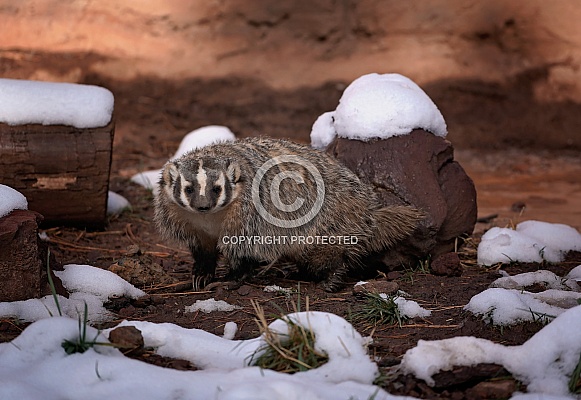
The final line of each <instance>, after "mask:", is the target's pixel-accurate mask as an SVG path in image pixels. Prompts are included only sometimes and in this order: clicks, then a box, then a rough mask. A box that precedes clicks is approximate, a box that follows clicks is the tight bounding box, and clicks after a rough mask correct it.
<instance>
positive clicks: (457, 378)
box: [432, 364, 508, 389]
mask: <svg viewBox="0 0 581 400" xmlns="http://www.w3.org/2000/svg"><path fill="white" fill-rule="evenodd" d="M501 375H508V372H507V371H506V370H505V369H504V368H503V367H502V365H497V364H476V365H473V366H456V367H454V368H453V369H452V370H451V371H441V372H438V373H436V374H434V375H433V376H432V378H433V379H434V385H433V387H434V388H436V389H443V388H449V387H454V386H457V385H464V384H466V385H468V384H474V383H477V382H482V381H484V380H486V379H490V378H493V377H496V376H501Z"/></svg>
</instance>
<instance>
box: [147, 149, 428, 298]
mask: <svg viewBox="0 0 581 400" xmlns="http://www.w3.org/2000/svg"><path fill="white" fill-rule="evenodd" d="M281 156H285V157H286V158H285V157H281ZM289 156H291V157H289ZM271 160H274V161H278V162H273V161H271ZM265 163H266V164H265ZM257 173H258V177H257ZM261 174H264V175H262V176H261ZM317 174H319V175H317ZM317 176H318V178H317ZM255 177H256V178H257V179H255ZM258 178H261V179H258ZM321 182H322V184H321ZM253 187H254V191H253ZM257 202H259V203H260V204H261V205H262V207H263V211H262V214H261V212H260V210H259V208H257V207H256V206H255V204H256V203H257ZM313 208H314V211H317V210H318V212H314V213H312V214H310V216H309V214H308V211H309V210H312V209H313ZM264 212H266V213H268V214H267V217H266V218H265V217H264ZM270 217H272V218H270ZM421 218H422V214H421V212H419V211H417V210H415V209H413V208H410V207H406V206H391V207H384V208H380V207H379V206H378V200H377V197H376V195H375V193H374V192H373V190H372V188H371V187H370V186H369V185H366V184H364V183H362V182H361V181H360V180H359V178H358V177H357V176H356V175H355V174H354V173H353V172H351V171H350V170H349V169H348V168H346V167H344V166H343V165H341V164H340V163H339V162H338V161H337V160H336V159H334V158H333V157H331V156H329V155H327V154H326V153H324V152H321V151H318V150H314V149H312V148H310V147H308V146H305V145H300V144H297V143H293V142H289V141H285V140H275V139H267V138H248V139H241V140H238V141H236V142H228V143H219V144H214V145H211V146H208V147H204V148H201V149H198V150H194V151H192V152H190V153H187V154H185V155H183V156H182V157H180V158H178V159H176V160H173V161H170V162H168V163H167V164H166V165H165V167H164V168H163V173H162V177H161V179H160V181H159V193H158V196H157V197H156V200H155V222H156V225H157V227H158V229H159V230H160V232H161V233H162V235H163V236H164V237H165V238H168V239H175V240H177V241H179V242H182V243H185V244H187V245H188V247H189V248H190V250H191V252H192V256H193V258H194V266H193V272H192V281H193V286H194V289H200V288H202V287H204V286H205V285H206V284H208V283H209V282H210V280H211V279H212V278H213V277H214V273H215V268H216V261H217V258H218V254H219V252H220V253H222V254H223V255H224V256H225V257H226V258H227V260H228V261H229V264H230V274H231V276H232V277H234V278H238V279H240V278H243V277H245V276H246V275H247V274H249V273H251V272H252V270H253V269H254V268H255V267H256V266H257V265H258V264H259V263H260V262H262V261H270V262H272V261H276V260H277V259H280V258H285V259H292V260H294V261H295V262H296V263H297V265H298V266H299V268H301V269H306V271H308V272H309V273H310V274H311V275H314V276H316V277H318V278H319V279H322V280H323V285H324V288H325V289H326V290H329V291H334V290H337V289H338V288H339V287H340V285H341V283H342V281H343V278H344V276H345V274H346V273H347V271H348V269H349V268H350V267H353V266H356V265H358V264H359V263H360V260H361V258H362V257H364V256H366V255H368V254H370V253H374V252H379V251H381V250H383V249H386V248H388V247H391V246H393V245H395V244H396V243H397V242H398V241H399V240H401V239H403V238H404V237H406V236H407V235H409V234H410V233H411V232H412V231H413V230H414V229H415V227H416V225H417V223H418V222H419V220H420V219H421ZM273 221H274V222H273ZM345 237H348V238H349V239H348V240H347V242H348V243H345V241H346V240H345ZM241 238H244V239H241ZM251 238H252V239H253V240H252V239H251ZM277 238H278V239H277ZM285 238H286V239H285ZM293 238H294V240H293ZM300 238H302V239H303V240H300ZM325 238H326V239H325ZM340 238H343V240H341V239H340ZM354 238H356V239H354ZM249 239H250V240H249ZM331 240H333V243H330V241H331Z"/></svg>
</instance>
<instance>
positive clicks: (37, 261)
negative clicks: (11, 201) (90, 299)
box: [0, 210, 68, 301]
mask: <svg viewBox="0 0 581 400" xmlns="http://www.w3.org/2000/svg"><path fill="white" fill-rule="evenodd" d="M40 221H42V215H40V214H39V213H37V212H34V211H29V210H14V211H12V212H11V213H10V214H8V215H6V216H4V217H2V218H0V301H18V300H27V299H32V298H39V297H42V296H45V295H47V294H50V293H51V290H50V287H49V284H48V275H47V272H46V271H47V268H46V262H47V252H48V246H47V244H46V243H44V242H43V241H41V240H40V239H39V237H38V224H39V223H40ZM49 263H50V269H51V276H52V280H53V282H54V285H55V289H56V291H57V293H58V294H61V295H63V296H66V297H68V294H67V292H66V290H65V289H64V287H63V286H62V283H61V281H60V279H58V278H57V277H56V276H55V275H54V274H53V273H52V271H54V270H62V265H60V264H59V263H58V262H57V261H56V259H55V257H54V255H51V257H50V261H49Z"/></svg>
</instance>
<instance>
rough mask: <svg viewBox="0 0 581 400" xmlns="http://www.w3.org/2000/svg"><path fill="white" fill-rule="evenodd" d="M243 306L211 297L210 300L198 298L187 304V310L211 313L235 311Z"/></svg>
mask: <svg viewBox="0 0 581 400" xmlns="http://www.w3.org/2000/svg"><path fill="white" fill-rule="evenodd" d="M241 308H242V307H240V306H235V305H233V304H229V303H226V302H225V301H224V300H214V298H211V299H208V300H197V301H196V302H195V303H194V304H192V305H191V306H186V312H196V311H201V312H204V313H207V314H209V313H211V312H214V311H234V310H239V309H241Z"/></svg>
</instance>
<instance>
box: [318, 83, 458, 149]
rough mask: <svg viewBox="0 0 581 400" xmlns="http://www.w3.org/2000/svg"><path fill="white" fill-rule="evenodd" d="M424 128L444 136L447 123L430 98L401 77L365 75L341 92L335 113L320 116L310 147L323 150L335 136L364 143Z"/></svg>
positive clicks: (415, 85) (416, 86)
mask: <svg viewBox="0 0 581 400" xmlns="http://www.w3.org/2000/svg"><path fill="white" fill-rule="evenodd" d="M414 129H423V130H425V131H428V132H431V133H433V134H435V135H437V136H441V137H445V136H446V134H447V128H446V122H445V121H444V117H443V116H442V113H441V112H440V110H438V107H436V105H435V104H434V102H433V101H432V100H431V99H430V97H429V96H428V95H427V94H426V93H425V92H424V91H423V90H422V89H421V88H420V87H419V86H418V85H417V84H416V83H415V82H413V81H412V80H411V79H409V78H407V77H405V76H403V75H400V74H382V75H381V74H376V73H373V74H367V75H363V76H361V77H359V78H357V79H355V80H354V81H353V82H352V83H351V84H350V85H349V86H348V87H347V88H346V89H345V91H344V92H343V95H342V96H341V99H340V100H339V105H338V106H337V109H336V110H335V111H334V112H327V113H325V114H323V115H321V116H320V117H319V118H318V119H317V121H316V122H315V124H314V125H313V128H312V131H311V145H312V146H313V147H315V148H324V147H326V146H327V145H328V144H329V143H330V142H331V141H332V140H333V138H334V137H335V135H338V136H339V137H343V138H347V139H356V140H363V141H367V140H369V139H372V138H381V139H386V138H388V137H392V136H399V135H405V134H408V133H410V132H411V131H413V130H414Z"/></svg>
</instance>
